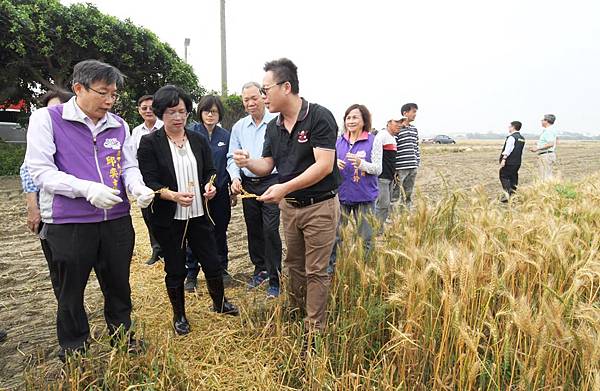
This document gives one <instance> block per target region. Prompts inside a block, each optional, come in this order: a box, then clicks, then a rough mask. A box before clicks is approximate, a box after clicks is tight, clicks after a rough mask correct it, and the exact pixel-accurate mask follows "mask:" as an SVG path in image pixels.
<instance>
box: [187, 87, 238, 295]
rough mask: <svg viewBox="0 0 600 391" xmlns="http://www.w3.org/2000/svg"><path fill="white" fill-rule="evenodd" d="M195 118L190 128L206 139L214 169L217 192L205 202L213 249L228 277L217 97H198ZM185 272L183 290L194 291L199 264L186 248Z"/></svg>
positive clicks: (224, 136)
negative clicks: (209, 218) (193, 124)
mask: <svg viewBox="0 0 600 391" xmlns="http://www.w3.org/2000/svg"><path fill="white" fill-rule="evenodd" d="M197 112H198V118H199V119H200V123H197V124H196V125H195V126H194V127H193V129H192V130H193V131H195V132H198V133H200V134H201V135H203V136H204V137H206V138H207V139H208V144H209V145H210V150H211V152H212V159H213V164H214V166H215V169H216V170H217V178H216V180H215V186H216V188H217V194H216V195H215V197H214V198H213V199H211V200H210V201H209V202H208V204H207V205H206V206H207V207H208V212H209V214H210V217H211V219H212V221H211V222H213V223H214V225H215V239H216V241H217V253H218V254H219V259H220V262H221V266H222V268H223V278H224V279H225V280H230V279H231V276H229V274H228V273H227V266H228V264H229V257H228V252H229V251H228V249H227V227H228V226H229V221H230V220H231V196H230V191H229V186H230V185H231V178H230V177H229V173H228V172H227V151H228V150H229V137H230V133H229V131H228V130H225V129H223V128H222V127H220V126H219V125H218V124H219V122H220V121H221V119H222V118H223V113H224V108H223V104H222V103H221V100H220V99H219V97H217V96H214V95H207V96H204V97H203V98H202V99H200V103H199V104H198V108H197ZM186 266H187V270H188V274H187V279H186V281H185V290H187V291H194V290H195V289H196V286H197V277H198V272H199V271H200V267H199V264H198V259H197V258H196V257H194V256H193V254H191V251H189V249H188V256H187V262H186Z"/></svg>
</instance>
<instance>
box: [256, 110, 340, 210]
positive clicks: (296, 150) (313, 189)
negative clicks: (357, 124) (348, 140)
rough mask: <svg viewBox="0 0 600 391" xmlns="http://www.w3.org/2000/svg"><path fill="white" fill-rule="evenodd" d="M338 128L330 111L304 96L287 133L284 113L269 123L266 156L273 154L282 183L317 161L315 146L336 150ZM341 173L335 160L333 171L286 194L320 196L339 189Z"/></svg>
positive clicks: (264, 151) (264, 154)
mask: <svg viewBox="0 0 600 391" xmlns="http://www.w3.org/2000/svg"><path fill="white" fill-rule="evenodd" d="M337 132H338V127H337V124H336V122H335V119H334V118H333V114H331V111H329V110H327V109H326V108H325V107H323V106H319V105H318V104H315V103H308V102H307V101H306V100H304V98H303V99H302V108H301V109H300V113H299V114H298V120H297V121H296V124H295V125H294V128H293V129H292V132H291V133H290V132H288V130H287V129H286V128H285V126H284V124H283V118H282V117H281V115H279V116H277V117H276V118H273V119H272V120H271V122H269V124H268V125H267V130H266V132H265V143H264V146H263V153H262V155H263V157H272V158H273V160H275V167H276V168H277V173H278V177H279V183H285V182H288V181H290V180H292V179H294V178H296V177H297V176H299V175H300V174H302V173H303V172H304V171H306V169H307V168H308V167H310V166H311V165H313V164H314V163H315V155H314V152H313V148H322V149H330V150H332V151H335V142H336V139H337ZM339 185H340V173H339V171H338V168H337V164H336V162H335V159H334V162H333V171H332V172H331V173H330V174H329V175H327V176H326V177H325V178H323V179H321V180H320V181H319V182H317V183H315V184H314V185H312V186H310V187H307V188H304V189H300V190H297V191H294V192H292V193H290V194H288V195H287V197H293V198H299V199H300V198H308V197H318V196H320V195H323V194H325V193H327V192H329V191H332V190H335V191H337V188H338V186H339Z"/></svg>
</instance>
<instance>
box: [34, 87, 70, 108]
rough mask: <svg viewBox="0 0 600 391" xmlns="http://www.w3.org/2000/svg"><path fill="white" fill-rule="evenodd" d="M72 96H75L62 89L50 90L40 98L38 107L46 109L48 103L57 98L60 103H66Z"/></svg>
mask: <svg viewBox="0 0 600 391" xmlns="http://www.w3.org/2000/svg"><path fill="white" fill-rule="evenodd" d="M74 96H75V94H73V93H72V92H69V91H67V90H64V89H62V88H56V89H52V90H49V91H48V92H46V93H45V94H44V95H42V96H41V97H40V105H41V106H42V107H46V106H48V102H50V101H51V100H52V99H54V98H58V100H60V103H65V102H68V101H69V99H71V98H72V97H74Z"/></svg>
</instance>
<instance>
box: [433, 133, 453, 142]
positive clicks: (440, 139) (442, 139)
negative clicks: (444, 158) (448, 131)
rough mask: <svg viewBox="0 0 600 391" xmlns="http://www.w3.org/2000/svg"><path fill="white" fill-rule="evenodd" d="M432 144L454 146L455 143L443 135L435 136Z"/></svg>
mask: <svg viewBox="0 0 600 391" xmlns="http://www.w3.org/2000/svg"><path fill="white" fill-rule="evenodd" d="M433 143H434V144H456V141H454V139H453V138H452V137H450V136H446V135H444V134H440V135H437V136H435V137H434V138H433Z"/></svg>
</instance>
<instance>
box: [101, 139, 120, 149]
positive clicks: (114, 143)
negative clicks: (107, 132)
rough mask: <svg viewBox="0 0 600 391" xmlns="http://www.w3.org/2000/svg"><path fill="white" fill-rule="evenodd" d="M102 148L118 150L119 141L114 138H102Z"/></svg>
mask: <svg viewBox="0 0 600 391" xmlns="http://www.w3.org/2000/svg"><path fill="white" fill-rule="evenodd" d="M104 148H109V149H116V150H119V149H121V143H120V142H119V140H117V139H116V138H107V139H106V140H104Z"/></svg>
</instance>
